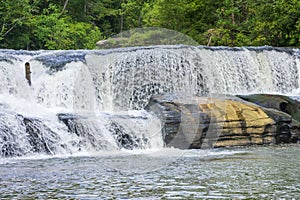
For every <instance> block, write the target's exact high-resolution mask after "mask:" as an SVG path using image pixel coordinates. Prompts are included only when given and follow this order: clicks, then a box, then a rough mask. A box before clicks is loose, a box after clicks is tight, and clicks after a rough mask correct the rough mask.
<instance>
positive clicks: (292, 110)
mask: <svg viewBox="0 0 300 200" xmlns="http://www.w3.org/2000/svg"><path fill="white" fill-rule="evenodd" d="M237 96H238V97H240V98H242V99H244V100H246V101H249V102H252V103H255V104H257V105H260V106H262V107H265V108H273V109H276V110H279V111H281V112H284V113H287V114H289V115H290V116H292V118H293V119H294V120H297V121H300V102H299V101H297V100H295V99H292V98H291V97H288V96H283V95H274V94H252V95H237Z"/></svg>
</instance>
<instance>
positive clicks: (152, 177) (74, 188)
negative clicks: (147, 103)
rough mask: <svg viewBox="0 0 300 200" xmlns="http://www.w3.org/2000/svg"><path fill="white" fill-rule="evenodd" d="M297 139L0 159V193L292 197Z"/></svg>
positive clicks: (299, 190) (297, 185) (299, 189)
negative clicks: (266, 143)
mask: <svg viewBox="0 0 300 200" xmlns="http://www.w3.org/2000/svg"><path fill="white" fill-rule="evenodd" d="M299 154H300V148H299V145H293V146H277V147H253V148H243V149H237V148H234V149H215V150H187V151H183V150H177V149H162V150H156V151H155V150H151V151H144V152H143V151H120V152H113V153H112V152H111V153H109V152H103V153H97V154H95V155H77V156H68V157H66V156H64V157H59V156H58V157H48V156H40V155H38V156H32V157H28V158H13V159H2V160H0V162H1V164H0V198H1V199H12V198H18V199H36V198H39V199H45V198H48V199H49V198H51V199H62V198H63V199H280V198H284V199H293V198H294V199H298V198H300V182H299V180H300V175H299V169H300V161H299V158H300V156H299Z"/></svg>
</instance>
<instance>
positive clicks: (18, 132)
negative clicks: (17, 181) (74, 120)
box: [0, 110, 60, 157]
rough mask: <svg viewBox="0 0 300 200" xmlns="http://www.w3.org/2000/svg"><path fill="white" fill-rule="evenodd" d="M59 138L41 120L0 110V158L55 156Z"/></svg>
mask: <svg viewBox="0 0 300 200" xmlns="http://www.w3.org/2000/svg"><path fill="white" fill-rule="evenodd" d="M59 141H60V138H59V136H58V135H57V134H56V133H55V132H53V131H52V130H51V129H50V128H48V127H47V126H46V125H45V124H44V123H43V122H42V121H41V120H39V119H35V118H28V117H24V116H22V115H20V114H17V113H15V112H11V111H8V110H0V156H1V157H13V156H22V155H28V154H31V153H45V154H54V152H55V151H56V147H57V144H58V143H59Z"/></svg>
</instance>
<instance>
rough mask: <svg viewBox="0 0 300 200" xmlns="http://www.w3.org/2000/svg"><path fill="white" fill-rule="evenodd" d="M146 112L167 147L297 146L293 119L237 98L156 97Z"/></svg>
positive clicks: (297, 126)
mask: <svg viewBox="0 0 300 200" xmlns="http://www.w3.org/2000/svg"><path fill="white" fill-rule="evenodd" d="M146 109H147V110H148V111H151V112H154V113H155V114H156V115H157V116H158V117H159V118H160V119H161V121H162V132H163V138H164V141H165V143H166V145H167V146H173V147H176V148H183V149H185V148H208V147H228V146H246V145H262V144H275V143H289V142H297V141H298V140H299V139H300V137H299V136H300V135H299V127H300V125H299V122H297V121H296V120H293V118H292V116H291V115H289V114H287V113H285V112H282V111H279V110H274V109H270V108H264V107H261V106H259V105H255V104H253V103H248V102H245V101H243V100H241V99H238V98H224V97H221V98H220V97H218V98H208V97H196V96H186V95H178V94H177V95H176V94H173V95H156V96H153V97H152V98H151V99H150V102H149V104H148V105H147V107H146Z"/></svg>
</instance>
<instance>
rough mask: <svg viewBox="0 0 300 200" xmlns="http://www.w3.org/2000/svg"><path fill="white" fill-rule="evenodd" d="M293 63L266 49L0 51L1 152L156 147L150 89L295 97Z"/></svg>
mask: <svg viewBox="0 0 300 200" xmlns="http://www.w3.org/2000/svg"><path fill="white" fill-rule="evenodd" d="M299 61H300V51H299V49H292V48H273V47H239V48H228V47H203V46H199V47H196V46H152V47H132V48H124V49H112V50H69V51H65V50H61V51H23V50H22V51H14V50H0V80H1V81H0V143H1V144H2V146H0V151H1V152H0V156H20V155H28V154H30V153H46V154H66V153H71V154H72V153H75V152H98V151H101V150H108V151H112V150H119V149H145V148H161V147H163V141H162V138H161V137H162V136H161V133H160V122H159V120H158V119H157V118H156V117H155V116H153V115H151V114H150V113H147V112H146V111H144V110H143V108H144V107H145V106H146V105H147V103H148V100H149V99H150V97H151V95H153V94H162V93H168V92H170V93H172V92H184V93H188V94H193V95H203V96H207V95H210V94H214V93H218V94H248V93H280V94H289V95H298V93H299V92H300V90H299V80H300V79H299V70H300V62H299ZM25 62H29V63H30V65H31V71H32V74H31V76H32V86H31V87H30V86H29V85H28V84H27V82H26V79H25V69H24V64H25Z"/></svg>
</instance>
